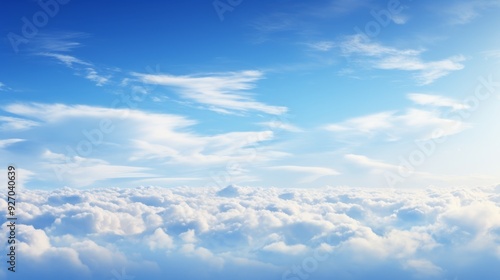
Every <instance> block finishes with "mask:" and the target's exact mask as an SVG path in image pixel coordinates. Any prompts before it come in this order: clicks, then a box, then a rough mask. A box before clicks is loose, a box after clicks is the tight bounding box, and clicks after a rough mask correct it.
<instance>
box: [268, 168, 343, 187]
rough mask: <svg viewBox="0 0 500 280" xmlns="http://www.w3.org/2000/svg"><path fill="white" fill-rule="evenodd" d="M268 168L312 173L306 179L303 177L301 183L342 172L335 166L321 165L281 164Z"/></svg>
mask: <svg viewBox="0 0 500 280" xmlns="http://www.w3.org/2000/svg"><path fill="white" fill-rule="evenodd" d="M268 169H271V170H283V171H287V172H292V173H296V172H299V173H306V174H311V175H310V176H307V177H305V178H304V179H302V180H301V181H300V183H310V182H314V181H316V180H317V179H319V178H322V177H325V176H336V175H340V172H338V171H337V170H335V169H333V168H328V167H319V166H298V165H280V166H272V167H268Z"/></svg>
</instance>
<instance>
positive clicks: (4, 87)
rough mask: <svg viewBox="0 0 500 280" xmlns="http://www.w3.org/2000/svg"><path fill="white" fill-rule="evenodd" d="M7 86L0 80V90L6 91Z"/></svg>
mask: <svg viewBox="0 0 500 280" xmlns="http://www.w3.org/2000/svg"><path fill="white" fill-rule="evenodd" d="M8 89H9V88H8V87H7V86H6V85H5V84H4V83H2V82H0V91H6V90H8Z"/></svg>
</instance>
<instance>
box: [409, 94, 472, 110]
mask: <svg viewBox="0 0 500 280" xmlns="http://www.w3.org/2000/svg"><path fill="white" fill-rule="evenodd" d="M408 98H409V99H410V100H411V101H413V102H415V103H416V104H421V105H430V106H436V107H449V108H451V109H453V110H464V109H468V108H469V106H467V105H465V104H464V103H463V102H459V101H457V100H454V99H452V98H448V97H444V96H439V95H431V94H422V93H411V94H408Z"/></svg>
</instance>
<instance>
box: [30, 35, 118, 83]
mask: <svg viewBox="0 0 500 280" xmlns="http://www.w3.org/2000/svg"><path fill="white" fill-rule="evenodd" d="M85 37H87V35H86V34H84V33H69V32H63V33H52V34H44V35H42V36H40V37H39V38H37V39H36V40H34V42H33V50H32V52H33V54H35V55H39V56H45V57H50V58H53V59H55V60H57V61H58V62H60V63H62V64H64V65H65V66H67V67H68V68H70V69H72V70H73V71H75V74H76V75H80V76H83V77H85V78H86V79H88V80H90V81H92V82H95V83H96V86H102V85H104V84H106V83H107V82H108V81H109V76H104V75H101V74H99V73H98V70H97V68H96V66H95V65H93V64H92V63H91V62H88V61H85V60H82V59H80V58H77V57H76V56H74V55H71V54H69V53H70V52H72V51H74V49H75V48H78V47H80V46H81V44H80V43H79V42H78V40H80V39H82V38H85Z"/></svg>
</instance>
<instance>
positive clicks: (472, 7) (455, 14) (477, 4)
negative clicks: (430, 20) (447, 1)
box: [439, 0, 500, 24]
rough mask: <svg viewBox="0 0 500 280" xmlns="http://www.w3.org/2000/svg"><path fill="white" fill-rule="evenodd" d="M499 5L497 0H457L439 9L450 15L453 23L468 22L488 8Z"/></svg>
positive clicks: (450, 20)
mask: <svg viewBox="0 0 500 280" xmlns="http://www.w3.org/2000/svg"><path fill="white" fill-rule="evenodd" d="M499 7H500V2H499V1H497V0H481V1H456V2H453V4H451V5H450V6H448V7H443V8H442V9H439V10H442V11H444V12H445V13H446V14H448V15H450V17H449V22H450V23H451V24H467V23H469V22H471V21H473V20H474V19H475V18H477V17H479V16H480V15H481V13H482V12H484V11H485V10H486V9H491V8H499Z"/></svg>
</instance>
